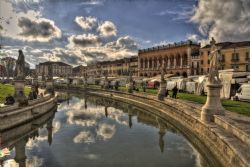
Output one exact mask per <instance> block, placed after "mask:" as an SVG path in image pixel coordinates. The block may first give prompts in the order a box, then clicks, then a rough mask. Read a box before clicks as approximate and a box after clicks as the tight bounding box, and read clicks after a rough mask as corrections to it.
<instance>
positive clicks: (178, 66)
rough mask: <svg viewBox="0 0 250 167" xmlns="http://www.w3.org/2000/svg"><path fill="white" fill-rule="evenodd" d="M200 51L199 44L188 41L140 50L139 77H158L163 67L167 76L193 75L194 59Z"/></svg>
mask: <svg viewBox="0 0 250 167" xmlns="http://www.w3.org/2000/svg"><path fill="white" fill-rule="evenodd" d="M199 49H200V45H199V44H197V43H194V42H192V41H186V42H179V43H174V44H169V45H163V46H157V47H153V48H148V49H142V50H139V51H138V59H139V60H138V61H139V62H138V64H139V67H138V68H139V76H144V77H152V76H156V75H158V74H160V73H161V68H162V65H164V66H165V67H164V68H165V70H166V73H167V74H175V75H177V76H180V75H182V76H184V77H187V76H189V75H193V74H194V72H195V69H193V67H192V57H193V56H196V55H199Z"/></svg>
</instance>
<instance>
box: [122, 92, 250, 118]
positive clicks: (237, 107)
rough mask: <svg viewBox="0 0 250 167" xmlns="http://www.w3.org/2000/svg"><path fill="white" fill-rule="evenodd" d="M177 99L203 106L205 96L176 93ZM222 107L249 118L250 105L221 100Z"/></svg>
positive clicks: (170, 93)
mask: <svg viewBox="0 0 250 167" xmlns="http://www.w3.org/2000/svg"><path fill="white" fill-rule="evenodd" d="M121 89H122V90H123V91H126V90H127V89H126V87H119V90H121ZM139 92H143V90H142V88H140V89H139ZM146 93H150V94H157V93H158V89H146ZM169 95H170V96H171V95H172V92H171V91H169ZM177 98H178V99H181V100H187V101H191V102H196V103H199V104H205V103H206V100H207V96H199V95H195V94H189V93H178V94H177ZM222 105H223V107H224V108H225V109H226V110H228V111H232V112H236V113H239V114H243V115H246V116H250V103H247V102H240V101H232V100H222Z"/></svg>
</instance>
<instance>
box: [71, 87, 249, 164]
mask: <svg viewBox="0 0 250 167" xmlns="http://www.w3.org/2000/svg"><path fill="white" fill-rule="evenodd" d="M70 90H71V91H73V90H76V91H77V92H80V91H81V90H82V91H84V92H86V93H87V94H90V95H95V96H101V97H106V98H111V99H114V100H119V101H122V102H125V103H129V104H132V105H135V106H138V107H140V108H143V109H145V110H147V111H150V112H153V113H154V114H157V115H158V116H160V117H162V118H163V119H166V120H168V121H169V122H170V123H172V124H173V125H175V126H176V127H177V128H179V129H180V130H181V131H182V133H183V134H184V135H185V136H187V138H188V139H190V141H191V142H192V143H193V144H194V145H195V146H197V147H198V149H199V151H200V152H201V154H203V155H204V157H205V158H207V159H210V157H213V158H211V159H210V162H213V160H212V159H215V160H216V162H214V163H212V166H225V167H249V166H250V137H249V133H250V119H249V117H243V116H239V115H234V114H231V113H230V112H226V115H225V116H214V121H213V122H211V123H204V122H202V121H201V120H200V117H201V116H200V115H201V105H199V104H194V103H191V102H187V101H182V100H178V99H171V98H165V99H164V100H163V101H159V100H158V99H157V97H156V96H155V95H150V94H144V93H135V92H134V93H125V92H118V91H112V90H110V91H108V90H102V89H93V88H87V89H83V88H73V87H72V88H70ZM217 162H218V163H217Z"/></svg>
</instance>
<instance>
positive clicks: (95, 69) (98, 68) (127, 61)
mask: <svg viewBox="0 0 250 167" xmlns="http://www.w3.org/2000/svg"><path fill="white" fill-rule="evenodd" d="M137 67H138V59H137V57H130V58H123V59H119V60H114V61H103V62H97V63H93V64H89V65H88V66H87V69H86V74H87V75H88V76H96V77H99V76H103V74H104V73H105V74H108V76H112V77H117V76H127V75H129V69H130V70H132V71H133V75H137V74H138V68H137Z"/></svg>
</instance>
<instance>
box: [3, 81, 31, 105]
mask: <svg viewBox="0 0 250 167" xmlns="http://www.w3.org/2000/svg"><path fill="white" fill-rule="evenodd" d="M30 90H31V88H30V87H25V89H24V93H25V95H26V96H28V94H29V92H30ZM9 94H10V95H13V94H14V86H13V85H10V84H1V83H0V103H4V102H5V97H6V96H8V95H9Z"/></svg>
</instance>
